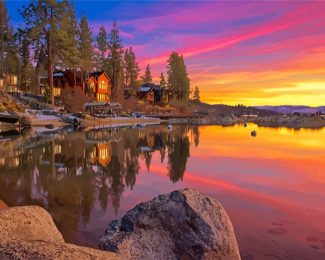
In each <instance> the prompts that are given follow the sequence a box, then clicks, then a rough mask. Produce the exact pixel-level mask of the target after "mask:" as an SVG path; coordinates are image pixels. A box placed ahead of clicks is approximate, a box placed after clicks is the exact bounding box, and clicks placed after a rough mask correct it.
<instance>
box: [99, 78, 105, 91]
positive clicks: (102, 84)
mask: <svg viewBox="0 0 325 260" xmlns="http://www.w3.org/2000/svg"><path fill="white" fill-rule="evenodd" d="M99 88H100V89H103V90H104V89H107V84H106V82H105V81H104V80H102V81H100V84H99Z"/></svg>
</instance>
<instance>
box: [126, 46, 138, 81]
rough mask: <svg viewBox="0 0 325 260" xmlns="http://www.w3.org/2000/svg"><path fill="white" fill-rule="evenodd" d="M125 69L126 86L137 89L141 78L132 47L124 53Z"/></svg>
mask: <svg viewBox="0 0 325 260" xmlns="http://www.w3.org/2000/svg"><path fill="white" fill-rule="evenodd" d="M124 69H125V73H124V74H125V77H124V79H125V86H127V87H128V86H132V87H135V86H136V81H137V79H138V77H139V72H140V69H139V65H138V62H137V61H136V57H135V54H134V52H133V50H132V47H130V49H126V50H125V52H124Z"/></svg>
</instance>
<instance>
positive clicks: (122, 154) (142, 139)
mask: <svg viewBox="0 0 325 260" xmlns="http://www.w3.org/2000/svg"><path fill="white" fill-rule="evenodd" d="M191 137H193V138H192V140H194V142H195V143H196V144H198V140H199V131H198V127H197V126H179V127H175V128H174V130H173V131H172V132H168V131H167V128H166V127H164V126H161V127H148V128H133V129H127V128H120V129H119V128H112V129H106V130H92V131H88V132H74V133H61V134H59V135H57V134H56V135H47V136H38V137H37V138H33V140H26V141H23V142H20V143H19V145H18V144H17V145H16V147H17V148H15V149H11V150H7V149H2V150H1V151H0V197H1V198H4V199H5V201H6V202H7V203H8V204H9V205H27V204H36V205H40V206H42V207H45V208H47V209H48V210H49V211H50V213H51V215H52V216H53V218H54V220H55V222H56V223H57V225H58V226H59V229H60V230H63V232H64V233H65V234H64V235H65V237H66V239H67V240H68V241H69V240H73V237H71V236H73V234H74V233H75V231H76V230H77V229H78V222H79V221H80V218H79V217H81V219H82V222H83V224H88V222H89V218H90V214H91V211H92V209H93V208H94V203H95V202H96V200H98V201H99V203H100V207H101V209H102V210H106V208H107V207H108V204H109V202H111V205H112V206H113V209H114V212H115V214H116V215H117V214H118V210H119V207H120V198H121V196H122V193H123V192H124V191H125V189H126V187H128V188H130V189H131V190H132V189H133V187H134V185H135V184H136V180H137V175H138V174H139V169H140V165H139V161H140V160H144V161H145V164H146V167H147V170H148V171H149V170H150V164H151V159H152V156H153V153H156V152H157V153H159V154H160V158H161V162H162V163H164V161H165V160H166V159H167V160H168V161H167V162H166V163H167V165H168V171H169V173H168V175H169V177H170V179H171V180H172V181H173V182H177V181H179V180H182V179H183V176H184V172H185V169H186V162H187V159H188V157H189V155H190V153H189V149H190V148H189V146H190V141H191ZM166 155H167V158H166Z"/></svg>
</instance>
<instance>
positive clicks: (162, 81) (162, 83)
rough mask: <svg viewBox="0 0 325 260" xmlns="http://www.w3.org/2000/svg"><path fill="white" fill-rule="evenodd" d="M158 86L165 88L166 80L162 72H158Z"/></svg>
mask: <svg viewBox="0 0 325 260" xmlns="http://www.w3.org/2000/svg"><path fill="white" fill-rule="evenodd" d="M160 86H161V87H162V88H165V89H166V88H167V82H166V80H165V75H164V73H160Z"/></svg>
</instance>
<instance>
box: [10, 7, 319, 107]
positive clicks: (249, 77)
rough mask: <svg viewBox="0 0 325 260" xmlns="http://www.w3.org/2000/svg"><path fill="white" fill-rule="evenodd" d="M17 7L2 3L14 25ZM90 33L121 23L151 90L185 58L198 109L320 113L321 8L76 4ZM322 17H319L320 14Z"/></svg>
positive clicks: (19, 20)
mask: <svg viewBox="0 0 325 260" xmlns="http://www.w3.org/2000/svg"><path fill="white" fill-rule="evenodd" d="M21 5H22V4H21V3H19V2H12V1H7V6H8V9H9V14H10V16H11V17H12V22H13V24H14V25H15V26H16V27H17V25H18V26H19V24H21V18H19V15H18V13H17V11H16V9H17V7H19V6H21ZM75 6H76V11H77V15H78V17H80V15H81V14H82V13H84V14H85V15H86V16H87V17H88V19H89V23H90V26H91V27H92V29H93V31H94V33H95V34H96V33H97V32H98V29H99V27H100V26H101V25H104V27H105V28H106V30H107V31H109V30H110V28H111V25H112V22H113V21H114V20H116V21H117V22H118V25H119V28H120V31H121V36H122V40H123V45H124V46H125V47H129V46H132V47H133V49H134V51H135V53H136V56H137V58H138V60H139V64H140V66H141V73H143V72H144V69H145V66H146V65H147V63H150V65H151V70H152V71H151V72H152V76H153V78H154V80H155V82H156V83H158V82H159V81H158V77H159V75H160V72H164V73H165V72H166V68H165V67H166V60H167V57H168V55H169V53H171V52H172V51H177V52H179V53H181V54H183V55H184V58H185V62H186V64H187V68H188V72H189V76H190V79H191V87H192V88H193V87H194V86H196V85H198V86H199V87H200V90H201V98H202V101H205V102H207V103H224V104H230V105H235V104H244V105H309V106H320V105H325V102H324V100H325V47H324V46H325V11H324V10H325V2H304V1H302V2H293V1H289V2H285V1H281V2H280V1H277V2H264V1H263V2H250V1H244V2H231V1H227V2H222V1H218V2H180V3H177V2H160V1H158V2H137V3H132V2H126V3H125V2H124V3H123V2H120V1H116V2H115V1H114V2H105V1H98V2H96V1H92V2H87V1H75ZM322 10H323V11H322Z"/></svg>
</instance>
